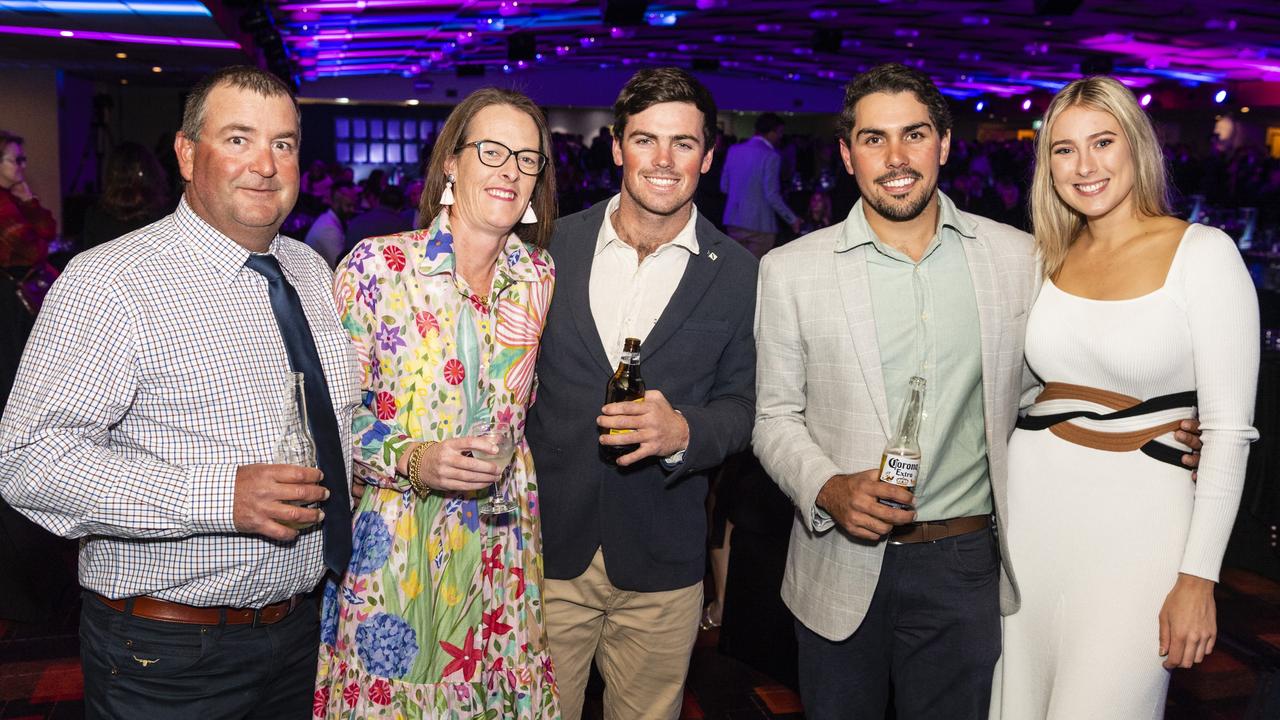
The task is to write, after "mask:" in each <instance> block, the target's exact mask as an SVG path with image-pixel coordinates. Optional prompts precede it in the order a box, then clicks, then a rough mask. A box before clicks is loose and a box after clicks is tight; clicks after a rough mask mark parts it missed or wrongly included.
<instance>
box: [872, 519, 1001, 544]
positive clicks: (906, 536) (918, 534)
mask: <svg viewBox="0 0 1280 720" xmlns="http://www.w3.org/2000/svg"><path fill="white" fill-rule="evenodd" d="M989 527H991V516H990V515H970V516H969V517H959V518H951V519H950V520H926V521H924V522H913V523H907V524H906V525H899V526H897V527H895V528H894V529H893V530H890V531H889V543H890V544H892V545H902V544H906V543H925V542H934V541H935V540H946V539H947V538H950V537H955V536H957V535H964V534H965V533H971V532H977V531H979V530H985V529H986V528H989Z"/></svg>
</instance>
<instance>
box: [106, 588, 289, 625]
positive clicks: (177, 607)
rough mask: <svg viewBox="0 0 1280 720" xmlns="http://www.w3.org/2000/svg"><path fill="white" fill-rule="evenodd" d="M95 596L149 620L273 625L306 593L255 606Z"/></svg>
mask: <svg viewBox="0 0 1280 720" xmlns="http://www.w3.org/2000/svg"><path fill="white" fill-rule="evenodd" d="M93 596H94V597H96V598H97V599H98V602H100V603H102V604H103V605H106V606H107V607H109V608H111V609H112V610H115V611H117V612H122V613H125V614H127V615H134V616H136V617H140V618H146V619H148V620H159V621H161V622H171V623H182V624H184V625H219V624H222V623H224V622H225V623H226V624H227V625H270V624H272V623H277V622H280V621H281V620H283V619H284V618H285V616H286V615H288V614H289V613H290V612H292V611H293V609H294V608H296V607H298V603H300V602H302V599H303V598H304V597H305V595H294V596H293V597H291V598H289V599H288V600H281V601H280V602H278V603H272V604H270V605H267V606H265V607H263V608H261V609H259V610H254V609H253V608H230V607H196V606H194V605H183V604H182V603H175V602H169V601H168V600H159V599H157V598H153V597H147V596H145V595H141V596H138V597H132V598H124V599H122V600H112V599H110V598H106V597H103V596H101V595H99V594H97V593H94V594H93Z"/></svg>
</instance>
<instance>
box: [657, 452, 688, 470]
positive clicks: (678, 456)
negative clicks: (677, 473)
mask: <svg viewBox="0 0 1280 720" xmlns="http://www.w3.org/2000/svg"><path fill="white" fill-rule="evenodd" d="M686 452H688V448H685V449H684V450H680V451H679V452H675V453H672V454H670V455H668V456H666V457H664V458H662V466H663V467H665V468H666V469H668V470H673V469H675V467H676V466H677V465H679V464H680V463H682V462H684V454H685V453H686Z"/></svg>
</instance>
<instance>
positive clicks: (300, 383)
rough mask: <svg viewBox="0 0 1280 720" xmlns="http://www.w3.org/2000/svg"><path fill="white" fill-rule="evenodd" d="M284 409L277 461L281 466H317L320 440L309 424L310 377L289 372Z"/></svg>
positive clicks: (284, 395)
mask: <svg viewBox="0 0 1280 720" xmlns="http://www.w3.org/2000/svg"><path fill="white" fill-rule="evenodd" d="M282 400H283V403H282V406H281V409H280V423H281V431H280V439H279V440H277V441H276V453H275V462H276V463H278V464H281V465H302V466H304V467H315V466H316V441H315V440H314V439H313V438H312V437H311V427H310V425H308V424H307V393H306V376H304V375H303V374H302V373H300V372H291V373H289V376H288V380H287V381H286V383H285V388H284V394H283V396H282Z"/></svg>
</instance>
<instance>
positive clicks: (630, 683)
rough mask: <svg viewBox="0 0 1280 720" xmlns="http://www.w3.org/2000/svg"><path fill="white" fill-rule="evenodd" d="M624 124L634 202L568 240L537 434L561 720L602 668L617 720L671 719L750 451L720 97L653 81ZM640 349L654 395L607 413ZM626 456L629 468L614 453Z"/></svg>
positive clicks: (746, 361) (739, 287) (629, 93)
mask: <svg viewBox="0 0 1280 720" xmlns="http://www.w3.org/2000/svg"><path fill="white" fill-rule="evenodd" d="M614 115H615V122H614V126H613V134H614V139H613V159H614V162H615V163H616V164H618V165H620V166H621V167H622V171H623V183H622V192H621V193H620V194H619V195H618V196H615V197H614V198H612V199H611V200H609V201H608V202H602V203H599V204H597V205H596V206H595V207H592V208H591V209H589V210H586V211H585V212H581V213H578V214H576V215H571V216H569V217H566V218H563V219H561V220H560V221H559V222H558V223H557V226H556V233H555V237H554V238H553V239H552V242H551V246H550V249H551V254H552V256H553V257H554V258H555V262H556V292H555V296H554V298H553V299H552V302H551V308H550V311H549V315H548V317H547V323H546V328H545V330H544V331H543V335H542V346H541V351H540V353H539V357H538V368H537V371H538V390H537V399H536V401H535V403H534V405H533V409H532V411H531V413H530V415H529V420H528V424H527V427H526V430H525V434H526V437H527V438H528V440H529V446H530V448H531V449H532V450H533V457H534V464H535V466H536V467H537V472H538V482H539V501H538V502H539V505H540V508H541V514H542V528H543V552H544V563H545V576H546V578H547V580H546V583H545V591H544V592H545V595H544V602H543V610H544V614H545V621H546V627H547V634H548V640H549V642H550V646H551V655H552V658H553V660H554V661H555V669H556V677H557V682H558V684H559V687H560V698H561V703H562V709H563V712H564V717H565V718H567V720H577V718H579V717H580V716H581V712H582V701H583V691H584V689H585V687H586V683H587V677H588V674H589V671H590V667H591V661H592V659H593V658H594V659H595V660H596V661H597V665H598V666H599V668H600V672H601V675H602V676H603V677H604V680H605V685H606V688H605V705H606V711H605V714H606V717H625V718H655V719H657V718H670V719H672V720H674V718H676V717H677V716H678V715H679V712H680V705H681V699H682V697H683V691H682V688H683V685H684V677H685V672H686V670H687V668H688V662H689V654H690V651H691V650H692V648H693V642H694V639H695V638H696V637H697V632H698V620H699V617H700V614H701V611H702V577H703V573H704V568H705V547H706V515H705V510H704V503H705V500H706V495H707V476H708V474H709V473H710V471H711V470H712V469H714V468H715V467H716V466H717V465H719V464H720V462H721V461H722V460H724V458H725V457H726V456H728V455H729V454H731V453H734V452H737V451H739V450H741V449H743V448H745V447H746V446H747V444H748V441H749V439H750V435H751V424H752V419H753V415H754V411H755V408H754V405H755V390H754V381H755V365H756V360H755V348H754V339H753V335H752V322H753V315H754V311H755V295H756V261H755V259H754V258H752V257H751V255H750V254H749V253H747V252H746V251H745V250H743V249H742V247H740V246H739V245H738V244H737V243H735V242H734V241H733V240H731V239H730V238H728V237H726V236H725V235H724V234H722V233H720V232H719V231H718V230H716V229H715V227H714V226H713V225H712V223H711V222H710V221H709V220H708V219H706V218H704V217H701V216H699V214H698V212H697V209H696V208H695V207H694V204H693V197H694V192H695V190H696V189H697V186H698V179H699V177H700V176H701V175H702V174H703V173H705V172H706V171H707V170H708V169H709V168H710V166H711V152H712V149H713V147H714V142H715V120H716V108H715V102H714V100H713V99H712V98H711V94H710V93H709V92H708V91H707V89H706V88H705V87H703V86H702V84H701V83H699V82H698V81H697V80H696V79H694V78H693V77H692V76H691V75H689V74H688V73H686V72H685V71H683V70H679V69H676V68H659V69H646V70H641V71H640V72H638V73H636V75H635V76H633V77H632V78H631V80H630V81H628V83H627V84H626V86H625V87H624V88H623V89H622V92H621V94H620V95H619V96H618V101H617V103H616V104H615V105H614ZM627 337H636V338H639V339H640V340H641V341H642V345H641V348H640V358H641V368H642V371H643V375H644V379H645V383H646V385H647V387H648V388H649V390H648V392H647V393H646V394H645V397H644V400H643V402H630V403H613V404H608V405H604V402H603V401H604V396H605V386H606V385H607V383H608V381H609V378H610V376H611V375H612V373H613V369H614V367H615V365H616V364H617V362H618V358H619V355H620V354H621V350H622V343H623V340H624V339H625V338H627ZM600 428H606V429H623V430H630V431H631V432H628V433H624V434H620V435H617V434H615V435H610V434H604V435H602V434H601V433H600V430H599V429H600ZM631 444H634V445H638V447H637V449H636V450H634V451H632V452H630V453H628V454H626V455H623V456H622V457H621V458H619V459H618V460H617V462H616V463H614V462H612V461H610V460H608V459H606V457H605V455H604V453H603V452H602V448H601V446H602V445H631Z"/></svg>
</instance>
